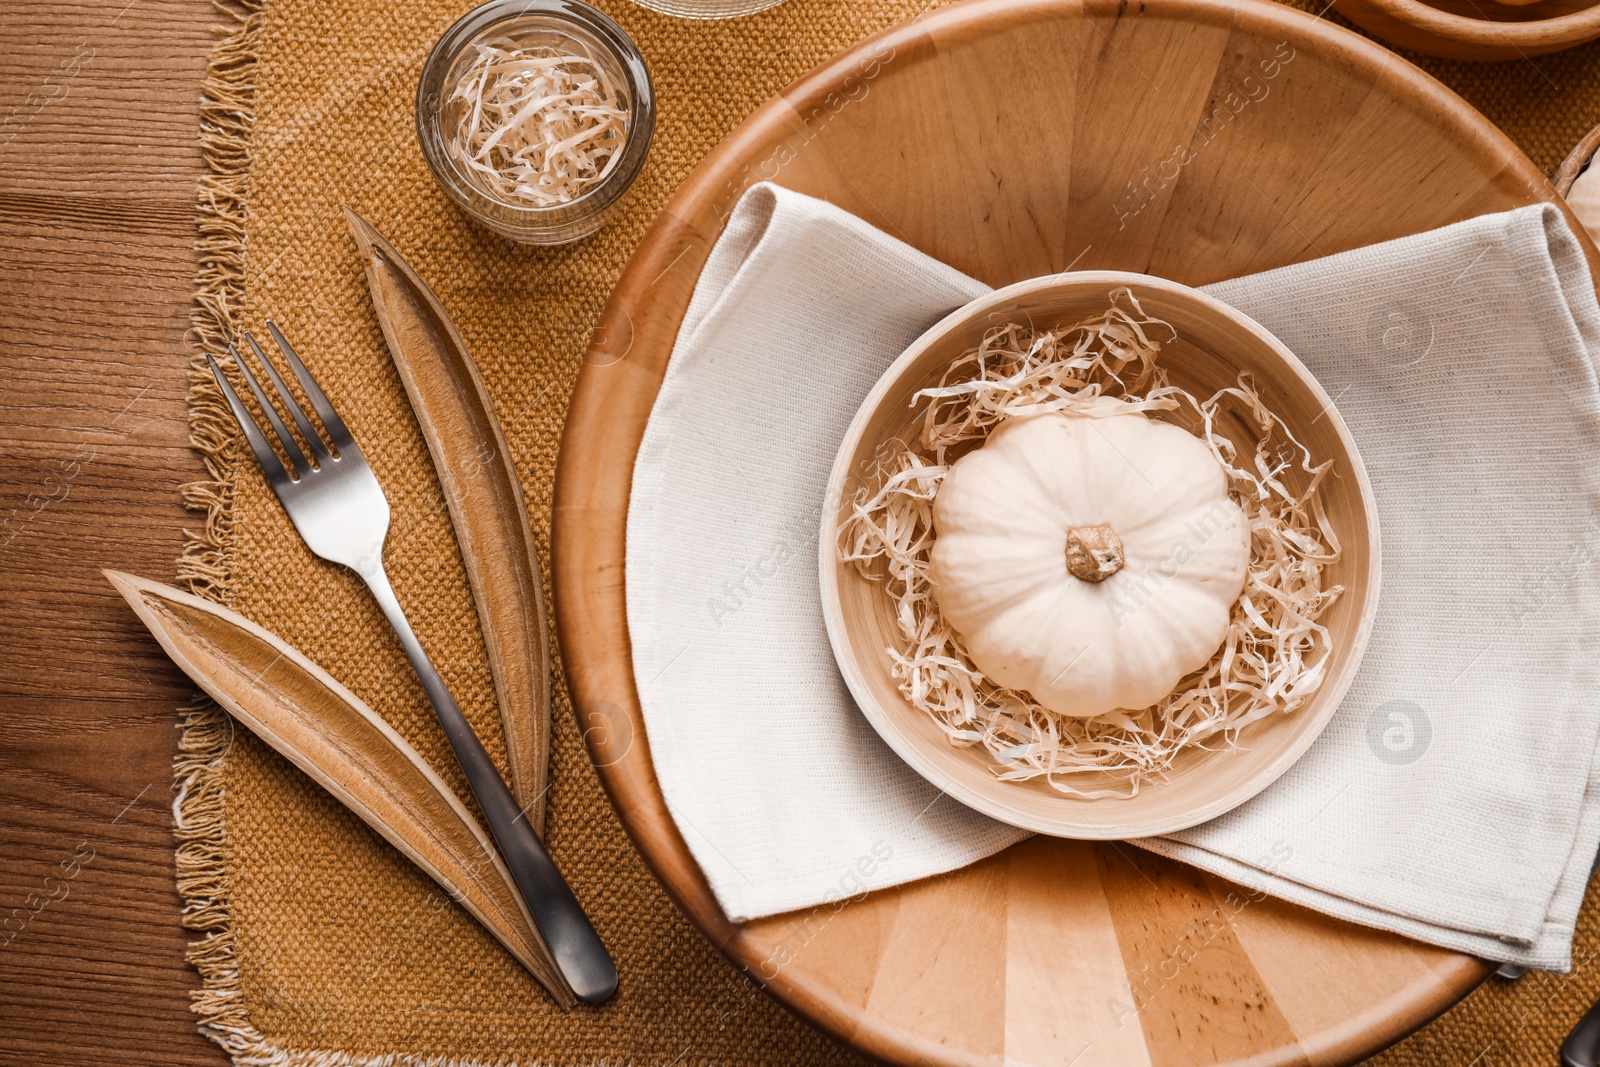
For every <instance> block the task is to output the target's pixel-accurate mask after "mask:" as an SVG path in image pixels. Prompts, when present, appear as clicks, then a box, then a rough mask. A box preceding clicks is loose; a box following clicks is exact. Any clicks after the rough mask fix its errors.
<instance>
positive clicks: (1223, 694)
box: [839, 289, 1343, 798]
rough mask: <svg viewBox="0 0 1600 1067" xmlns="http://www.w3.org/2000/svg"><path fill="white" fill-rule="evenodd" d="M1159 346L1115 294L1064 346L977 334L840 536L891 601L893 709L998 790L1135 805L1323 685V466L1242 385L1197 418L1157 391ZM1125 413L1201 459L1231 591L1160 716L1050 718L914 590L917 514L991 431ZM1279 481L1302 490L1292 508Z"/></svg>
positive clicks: (883, 460) (1293, 493)
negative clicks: (1190, 447) (925, 728)
mask: <svg viewBox="0 0 1600 1067" xmlns="http://www.w3.org/2000/svg"><path fill="white" fill-rule="evenodd" d="M1175 337H1176V331H1174V330H1173V329H1172V327H1171V326H1169V325H1168V324H1166V323H1165V322H1162V321H1161V320H1159V319H1156V318H1152V317H1150V316H1147V315H1146V314H1145V313H1144V309H1143V308H1142V307H1140V305H1139V302H1138V300H1137V299H1136V298H1135V297H1134V295H1133V293H1132V292H1130V291H1129V290H1127V289H1121V290H1118V291H1117V292H1116V293H1114V294H1113V296H1112V306H1111V307H1110V308H1109V309H1108V310H1106V311H1105V312H1103V313H1101V314H1099V315H1096V316H1094V317H1093V318H1090V319H1086V320H1085V321H1083V322H1080V323H1078V324H1076V325H1074V326H1070V327H1067V328H1064V329H1056V330H1035V329H1034V328H1033V327H1032V326H1023V325H1019V324H1016V323H1006V324H1003V325H999V326H995V327H993V328H992V329H990V330H989V331H988V332H987V333H986V334H985V335H984V338H983V341H982V343H981V344H979V345H978V347H977V348H975V349H973V350H971V351H969V352H968V353H966V354H965V355H964V356H962V358H961V359H959V360H957V361H956V362H955V363H954V364H953V365H952V366H951V368H950V370H949V371H948V373H946V375H945V376H944V378H943V380H942V381H941V383H940V385H939V386H937V387H936V388H931V389H924V390H922V391H921V392H919V393H917V395H916V396H915V397H914V398H913V404H919V403H923V404H926V410H925V411H924V413H923V419H922V432H921V434H920V436H919V438H918V440H917V441H916V442H915V447H912V446H908V445H906V444H905V443H903V442H899V441H894V442H890V443H889V444H888V446H886V449H885V450H883V451H882V452H880V455H879V458H878V461H877V463H876V466H875V469H874V470H873V471H872V472H870V473H869V475H868V476H867V478H866V479H865V483H866V484H865V485H864V486H863V487H862V488H861V489H859V490H858V491H857V492H856V494H855V496H854V498H853V500H852V502H851V513H850V516H849V517H848V518H847V520H846V521H845V522H844V523H843V524H842V525H841V528H840V532H839V553H840V557H841V558H842V559H844V560H846V561H849V562H853V563H855V564H856V566H857V567H858V568H859V570H860V571H861V573H862V574H864V575H866V576H867V577H869V578H872V579H874V580H878V581H882V582H883V583H884V587H885V589H886V591H887V593H888V595H889V597H890V598H891V599H892V601H893V605H894V610H895V619H896V622H897V625H898V628H899V631H900V634H899V636H900V638H901V641H900V644H899V646H898V647H894V648H890V649H888V650H887V651H888V654H889V656H890V657H891V659H892V661H893V672H894V677H895V678H896V679H897V680H898V682H899V686H900V691H901V692H902V693H904V694H905V696H906V699H907V700H909V701H910V702H911V704H912V705H913V706H914V707H916V708H919V709H921V710H922V711H925V712H927V713H928V715H930V716H931V717H932V718H933V720H934V721H935V722H937V723H938V724H939V726H941V727H942V728H943V729H944V731H945V733H946V734H947V735H948V736H949V738H950V740H951V742H952V743H954V744H957V745H962V746H981V747H982V748H983V749H984V750H985V751H986V752H987V753H988V754H989V755H990V756H991V757H992V758H993V759H994V761H995V763H996V764H997V769H996V773H997V775H998V776H999V777H1000V778H1002V779H1005V780H1009V781H1024V780H1028V779H1034V778H1044V779H1045V780H1046V781H1047V782H1048V783H1049V784H1050V785H1051V786H1052V787H1053V788H1055V789H1057V790H1059V791H1060V792H1062V793H1065V794H1068V795H1071V796H1077V797H1086V798H1095V797H1128V796H1134V795H1137V793H1138V792H1139V788H1140V786H1141V785H1143V784H1144V783H1146V782H1148V781H1151V780H1152V779H1157V778H1160V777H1162V776H1164V775H1165V773H1166V771H1167V770H1168V769H1169V768H1170V767H1171V766H1172V763H1173V760H1174V759H1175V758H1176V757H1177V756H1178V754H1179V753H1180V752H1182V751H1183V750H1185V749H1188V748H1207V749H1210V748H1218V747H1229V746H1236V745H1238V744H1239V731H1240V730H1242V729H1243V728H1244V727H1246V726H1248V725H1250V724H1251V723H1253V722H1256V721H1258V720H1260V719H1264V718H1266V717H1268V716H1271V715H1282V714H1288V713H1291V712H1293V711H1295V710H1296V709H1298V708H1300V707H1301V706H1303V705H1304V704H1305V703H1306V702H1307V701H1308V700H1309V699H1310V698H1311V697H1312V695H1313V694H1315V693H1316V692H1317V690H1318V689H1319V688H1320V687H1321V685H1322V683H1323V681H1324V677H1325V671H1326V665H1327V662H1328V656H1329V653H1330V652H1331V646H1330V638H1329V634H1328V630H1327V628H1326V627H1324V626H1322V625H1320V624H1319V622H1318V619H1319V618H1321V616H1322V615H1323V614H1324V612H1326V611H1327V609H1328V607H1329V606H1330V605H1331V604H1332V603H1333V602H1334V600H1335V599H1336V598H1337V597H1338V596H1339V594H1340V593H1341V592H1343V587H1341V586H1334V587H1332V588H1330V589H1323V588H1322V584H1321V583H1322V571H1323V568H1324V567H1326V566H1327V565H1328V564H1330V563H1333V562H1335V561H1337V560H1338V559H1339V557H1340V554H1341V549H1340V546H1339V542H1338V538H1337V537H1336V535H1335V534H1334V531H1333V529H1332V528H1331V526H1330V524H1329V523H1328V519H1327V515H1326V514H1325V513H1324V511H1323V507H1322V500H1321V494H1320V493H1319V491H1318V489H1319V486H1320V485H1321V483H1322V480H1323V478H1324V477H1325V476H1326V474H1327V473H1328V471H1329V469H1330V468H1331V467H1332V464H1333V461H1332V460H1327V461H1325V462H1323V463H1321V464H1316V463H1314V462H1313V460H1312V457H1311V454H1310V452H1309V451H1307V449H1306V448H1305V446H1303V445H1302V444H1301V443H1300V442H1299V441H1298V440H1297V439H1296V438H1295V437H1294V435H1293V434H1292V433H1291V432H1290V431H1289V429H1288V428H1287V427H1285V426H1284V425H1283V422H1282V420H1281V419H1279V418H1278V416H1277V415H1275V414H1274V413H1273V412H1272V411H1270V410H1268V409H1267V407H1266V406H1265V405H1264V404H1263V403H1262V401H1261V398H1260V396H1259V395H1258V394H1257V392H1256V390H1255V387H1254V384H1253V382H1252V381H1251V379H1250V377H1249V376H1248V375H1242V376H1241V377H1240V378H1239V380H1238V383H1237V385H1235V386H1234V387H1232V388H1227V389H1223V390H1221V391H1219V392H1218V393H1216V394H1215V395H1213V396H1211V397H1210V398H1208V399H1206V400H1199V399H1197V398H1196V397H1194V396H1192V395H1190V394H1189V393H1187V392H1185V391H1184V390H1182V389H1180V388H1177V387H1176V386H1173V385H1171V384H1169V382H1168V380H1167V375H1166V373H1165V371H1164V370H1163V368H1161V367H1159V366H1158V365H1157V356H1158V355H1159V353H1160V351H1161V345H1162V343H1163V341H1169V340H1172V339H1174V338H1175ZM1130 411H1139V412H1144V413H1147V414H1151V415H1156V414H1157V413H1159V417H1161V418H1163V419H1164V420H1165V421H1169V422H1173V423H1176V424H1178V425H1180V426H1183V427H1184V428H1185V429H1187V430H1189V431H1190V432H1191V433H1194V434H1195V436H1197V437H1199V438H1200V439H1201V440H1202V441H1204V442H1205V443H1206V444H1207V445H1208V446H1210V448H1211V452H1212V454H1213V455H1214V456H1216V458H1217V462H1218V463H1219V464H1221V466H1222V468H1223V470H1224V472H1226V474H1227V478H1228V494H1229V496H1230V497H1231V498H1232V499H1233V501H1234V502H1235V503H1236V504H1238V505H1239V507H1240V508H1241V509H1242V510H1243V511H1244V513H1245V517H1246V519H1247V520H1248V523H1249V528H1250V563H1249V568H1248V572H1247V576H1246V579H1245V586H1244V591H1243V592H1242V593H1241V594H1240V597H1239V599H1238V601H1237V602H1236V603H1235V604H1234V606H1233V611H1232V613H1231V616H1230V621H1229V626H1228V632H1227V636H1226V637H1225V638H1224V639H1223V642H1222V645H1221V647H1220V648H1219V649H1218V650H1217V653H1216V654H1215V655H1214V656H1213V657H1212V658H1211V661H1210V662H1209V663H1207V664H1206V666H1205V667H1203V668H1202V669H1200V670H1199V671H1197V672H1195V673H1194V674H1191V675H1190V676H1188V677H1187V678H1185V679H1183V680H1182V681H1181V682H1179V684H1178V686H1177V688H1176V689H1174V690H1173V692H1172V693H1171V694H1169V695H1168V696H1167V697H1166V698H1164V699H1163V700H1161V701H1160V702H1159V703H1157V704H1154V705H1152V706H1150V707H1148V708H1141V709H1136V710H1126V711H1124V710H1118V711H1113V712H1110V713H1108V714H1106V715H1102V716H1098V717H1096V718H1088V719H1085V718H1078V717H1073V716H1068V715H1061V714H1059V713H1057V712H1053V711H1051V710H1049V709H1048V708H1045V707H1043V706H1041V705H1040V704H1039V703H1038V702H1036V701H1035V700H1033V698H1032V697H1030V696H1029V695H1028V694H1027V693H1025V692H1021V691H1019V690H1015V689H1006V688H1003V687H1001V686H999V685H997V684H995V683H994V682H991V681H990V680H989V679H988V678H986V677H985V676H984V675H983V673H982V672H981V671H979V670H978V669H977V668H976V667H975V666H974V665H973V663H972V660H971V658H970V657H969V656H968V655H967V651H966V649H965V648H964V647H963V645H962V641H961V637H960V635H958V634H957V633H956V632H955V630H953V629H952V628H951V627H950V625H949V624H948V623H947V622H945V620H944V619H943V618H942V617H941V615H940V613H939V606H938V603H937V601H936V600H935V599H934V597H933V592H932V587H931V585H930V583H929V581H928V561H929V556H930V550H931V549H932V547H933V542H934V537H935V531H934V528H933V500H934V496H935V494H936V493H937V492H938V490H939V485H940V483H941V482H942V481H943V479H944V476H945V474H946V473H947V472H948V471H949V469H950V464H951V463H953V462H954V461H955V459H956V458H958V457H959V456H960V455H961V454H964V453H965V452H967V451H971V450H972V449H973V448H976V447H978V446H979V445H981V444H982V443H983V441H984V440H985V439H986V438H987V437H988V435H989V434H990V432H991V431H993V430H994V428H995V427H996V426H998V425H999V424H1000V423H1001V422H1003V421H1004V420H1006V419H1013V418H1022V417H1025V416H1029V415H1039V414H1044V413H1047V412H1063V413H1070V414H1074V415H1087V416H1091V417H1097V418H1103V417H1107V416H1111V415H1119V414H1127V413H1128V412H1130ZM1225 418H1227V419H1230V420H1234V421H1236V422H1242V423H1243V424H1244V425H1246V426H1248V427H1250V428H1251V430H1252V431H1253V433H1254V436H1255V440H1254V442H1252V443H1251V444H1250V445H1249V447H1246V448H1241V446H1240V445H1239V444H1238V443H1236V442H1235V441H1234V440H1233V439H1231V438H1230V437H1228V436H1227V435H1225V434H1224V433H1222V432H1220V430H1219V429H1218V427H1219V425H1222V424H1223V420H1224V419H1225ZM1290 471H1298V472H1301V474H1303V475H1304V480H1303V482H1302V487H1301V488H1299V489H1298V490H1296V489H1291V488H1290V486H1289V485H1288V484H1287V482H1286V475H1287V474H1288V472H1290ZM1292 480H1295V481H1300V480H1301V479H1300V478H1299V477H1298V476H1296V477H1294V478H1293V479H1292Z"/></svg>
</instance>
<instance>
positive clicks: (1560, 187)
mask: <svg viewBox="0 0 1600 1067" xmlns="http://www.w3.org/2000/svg"><path fill="white" fill-rule="evenodd" d="M1596 152H1600V126H1596V127H1595V128H1594V129H1592V130H1590V131H1589V132H1588V133H1586V134H1584V135H1583V139H1582V140H1580V141H1579V142H1578V143H1577V144H1575V145H1573V146H1572V151H1570V152H1568V153H1567V158H1566V159H1563V160H1562V161H1561V166H1559V167H1557V168H1556V173H1555V176H1554V177H1553V178H1551V179H1550V184H1551V185H1553V186H1555V187H1556V192H1558V193H1560V194H1561V195H1562V196H1566V195H1567V194H1568V193H1570V192H1572V183H1573V182H1575V181H1577V180H1578V175H1580V174H1582V173H1583V172H1584V171H1585V170H1586V169H1587V168H1588V166H1589V163H1590V162H1591V161H1592V160H1593V159H1594V156H1595V153H1596Z"/></svg>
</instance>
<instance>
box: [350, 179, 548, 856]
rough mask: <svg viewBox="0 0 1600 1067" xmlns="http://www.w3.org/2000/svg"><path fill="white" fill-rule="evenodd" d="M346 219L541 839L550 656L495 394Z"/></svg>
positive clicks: (406, 283) (413, 282)
mask: <svg viewBox="0 0 1600 1067" xmlns="http://www.w3.org/2000/svg"><path fill="white" fill-rule="evenodd" d="M345 216H346V217H347V218H348V219H349V222H350V230H351V232H352V233H354V234H355V238H356V243H357V244H358V245H359V246H360V248H361V254H362V256H363V258H364V259H365V260H366V264H367V283H368V286H369V287H370V288H371V290H372V302H373V305H374V307H376V309H377V312H378V322H379V324H380V325H381V326H382V327H383V336H384V339H385V340H386V341H387V342H388V344H389V354H390V356H391V357H392V358H393V359H394V365H395V367H396V369H398V370H399V371H400V380H401V381H402V382H404V383H405V387H406V395H407V396H408V397H409V398H410V400H411V409H412V411H414V412H415V413H416V416H417V424H418V425H419V426H420V427H421V428H422V436H423V438H424V439H425V440H426V441H427V442H428V452H429V453H430V454H431V455H432V456H433V466H434V469H435V470H436V471H437V472H438V475H439V481H440V483H441V484H442V485H443V487H444V497H445V504H446V505H447V506H448V508H449V510H450V521H451V523H452V524H453V526H454V527H455V533H456V540H457V541H458V542H459V543H460V545H461V558H462V561H463V562H464V563H465V564H466V569H467V581H468V582H469V583H470V585H471V586H472V599H473V601H474V602H475V603H476V605H477V609H478V625H479V626H480V628H481V629H482V630H483V642H484V645H485V646H487V648H488V651H489V671H490V674H491V675H492V676H493V678H494V689H495V697H496V699H497V700H498V702H499V705H500V721H501V723H502V725H503V727H504V729H505V736H506V748H507V749H508V750H509V752H510V756H511V788H512V792H514V793H515V794H516V797H517V801H518V803H520V804H521V805H522V806H523V809H524V810H525V811H526V812H527V816H528V819H529V820H530V821H531V822H532V823H533V827H534V829H535V830H537V831H539V832H540V833H541V834H542V833H543V830H544V796H545V791H546V787H547V785H548V775H549V765H550V648H549V638H548V636H547V634H546V629H545V607H544V583H543V580H542V579H541V577H540V572H539V557H538V552H537V549H536V548H535V545H534V540H533V531H532V530H531V529H530V528H529V526H528V506H527V504H526V502H524V500H523V498H522V484H521V482H520V481H519V480H518V477H517V469H516V467H515V465H514V464H513V463H512V462H511V452H510V450H509V449H508V448H507V447H506V439H505V435H504V434H503V433H502V432H501V430H500V420H499V419H498V418H497V417H496V416H495V413H494V406H493V405H492V404H491V403H490V402H489V392H488V390H487V389H486V388H485V387H484V384H483V379H482V377H480V376H479V374H478V368H477V365H476V364H475V363H473V361H472V355H471V353H469V352H468V351H467V346H466V343H465V342H463V341H462V340H461V335H460V334H459V333H457V332H456V328H455V324H454V323H452V322H451V321H450V316H449V314H448V313H447V312H446V311H445V309H444V305H443V304H441V303H440V302H439V298H438V297H436V296H434V294H433V291H432V290H431V289H429V288H428V286H427V283H425V282H424V281H423V280H422V279H421V278H420V277H418V276H417V272H416V271H414V270H412V269H411V266H410V265H409V264H408V263H406V261H405V259H404V258H402V257H401V255H400V253H399V252H397V251H395V249H394V246H392V245H391V244H389V242H388V241H387V240H385V239H384V237H383V235H382V234H380V233H378V231H377V230H375V229H373V228H372V226H371V225H370V224H369V223H367V222H366V220H364V219H362V218H361V216H359V215H357V214H356V213H355V212H353V211H351V210H350V209H349V208H346V209H345Z"/></svg>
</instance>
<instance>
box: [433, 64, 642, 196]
mask: <svg viewBox="0 0 1600 1067" xmlns="http://www.w3.org/2000/svg"><path fill="white" fill-rule="evenodd" d="M476 47H477V50H478V55H477V58H476V59H474V60H473V61H472V63H471V64H470V65H468V67H467V69H466V70H465V71H464V72H463V73H462V75H461V77H460V78H459V79H458V80H457V82H456V85H455V88H454V89H453V90H452V91H451V93H450V97H449V99H448V100H447V101H446V104H445V111H446V114H450V113H452V112H457V113H459V115H460V119H459V121H458V122H457V123H455V125H454V129H453V130H452V131H451V133H450V137H449V140H448V142H447V148H448V151H449V154H450V156H451V158H452V159H454V160H455V162H456V163H457V164H458V165H460V166H461V167H462V168H463V169H464V170H465V171H466V172H467V173H468V174H469V175H470V176H471V177H472V178H473V180H474V181H476V182H477V184H478V185H479V186H480V187H481V188H482V189H483V191H484V192H485V193H487V194H489V195H490V196H492V197H494V198H496V199H497V200H501V201H504V202H505V203H508V204H515V205H526V206H529V207H553V206H555V205H558V204H565V203H569V202H571V201H573V200H576V199H577V198H578V197H580V196H582V195H583V194H584V193H586V192H588V191H589V190H590V189H593V188H594V187H595V186H597V185H599V184H600V183H601V182H602V181H604V180H605V179H606V176H607V175H609V174H610V173H611V171H612V170H613V169H615V167H616V166H617V162H618V161H619V160H620V159H621V158H622V147H623V145H624V144H625V143H626V142H627V138H628V128H627V127H628V99H627V94H626V93H625V91H624V90H623V89H622V88H621V87H619V86H618V85H617V84H616V83H615V82H614V81H613V79H612V78H611V76H610V75H609V74H608V73H607V72H606V71H605V70H604V69H603V68H602V67H601V66H600V65H599V64H597V63H596V62H595V61H594V60H592V59H590V58H588V57H587V56H581V55H574V54H572V53H568V52H560V51H557V50H555V49H553V48H548V47H535V48H519V47H517V46H515V45H513V44H511V42H507V41H493V42H485V43H480V44H478V45H477V46H476Z"/></svg>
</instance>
